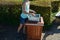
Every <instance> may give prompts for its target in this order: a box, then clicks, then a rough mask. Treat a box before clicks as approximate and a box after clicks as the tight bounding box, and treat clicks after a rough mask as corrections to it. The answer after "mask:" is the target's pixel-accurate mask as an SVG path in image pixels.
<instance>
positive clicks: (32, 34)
mask: <svg viewBox="0 0 60 40" xmlns="http://www.w3.org/2000/svg"><path fill="white" fill-rule="evenodd" d="M25 26H26V28H27V30H26V32H27V40H41V34H42V29H43V26H44V22H43V18H42V17H41V22H38V23H37V24H33V23H31V24H30V23H26V24H25Z"/></svg>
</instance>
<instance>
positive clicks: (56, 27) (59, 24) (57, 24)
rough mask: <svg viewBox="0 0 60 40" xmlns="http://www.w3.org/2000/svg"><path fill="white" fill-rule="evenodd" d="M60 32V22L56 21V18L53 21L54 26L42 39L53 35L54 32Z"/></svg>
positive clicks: (44, 39)
mask: <svg viewBox="0 0 60 40" xmlns="http://www.w3.org/2000/svg"><path fill="white" fill-rule="evenodd" d="M57 33H60V22H56V19H55V20H54V21H53V22H52V27H51V28H50V29H49V30H47V31H45V34H44V36H43V39H42V40H46V38H47V37H48V36H50V35H52V36H53V34H57Z"/></svg>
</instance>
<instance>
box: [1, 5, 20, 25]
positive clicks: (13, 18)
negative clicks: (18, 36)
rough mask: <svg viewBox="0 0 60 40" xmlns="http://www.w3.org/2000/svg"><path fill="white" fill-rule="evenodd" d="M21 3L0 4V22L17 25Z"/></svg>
mask: <svg viewBox="0 0 60 40" xmlns="http://www.w3.org/2000/svg"><path fill="white" fill-rule="evenodd" d="M20 8H21V6H20V5H2V6H0V23H5V24H11V25H16V24H18V23H19V16H20V13H21V10H20Z"/></svg>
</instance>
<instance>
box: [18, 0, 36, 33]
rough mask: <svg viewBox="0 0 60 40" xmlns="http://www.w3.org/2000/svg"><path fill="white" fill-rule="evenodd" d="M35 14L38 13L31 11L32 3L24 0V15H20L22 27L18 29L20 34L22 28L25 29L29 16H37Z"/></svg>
mask: <svg viewBox="0 0 60 40" xmlns="http://www.w3.org/2000/svg"><path fill="white" fill-rule="evenodd" d="M29 12H32V13H29ZM34 13H36V12H35V11H33V10H31V9H30V1H29V0H23V3H22V13H21V15H20V26H19V27H18V33H19V31H20V30H21V28H22V27H23V25H24V23H25V22H26V20H27V18H28V15H29V14H32V15H33V16H34V15H35V14H34Z"/></svg>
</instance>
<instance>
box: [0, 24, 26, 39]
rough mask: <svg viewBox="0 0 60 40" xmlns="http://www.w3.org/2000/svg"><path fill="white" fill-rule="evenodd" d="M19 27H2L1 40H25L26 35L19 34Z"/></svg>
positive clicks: (0, 29)
mask: <svg viewBox="0 0 60 40" xmlns="http://www.w3.org/2000/svg"><path fill="white" fill-rule="evenodd" d="M17 27H18V26H10V25H0V40H25V34H23V33H22V32H21V33H17Z"/></svg>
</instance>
